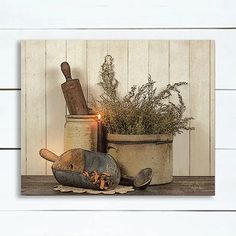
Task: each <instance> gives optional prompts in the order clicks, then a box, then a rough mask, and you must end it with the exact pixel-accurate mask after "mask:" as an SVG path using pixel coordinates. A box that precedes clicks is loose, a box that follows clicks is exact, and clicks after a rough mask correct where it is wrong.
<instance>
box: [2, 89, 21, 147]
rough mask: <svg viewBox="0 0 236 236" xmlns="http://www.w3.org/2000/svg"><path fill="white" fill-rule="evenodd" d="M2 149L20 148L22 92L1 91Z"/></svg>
mask: <svg viewBox="0 0 236 236" xmlns="http://www.w3.org/2000/svg"><path fill="white" fill-rule="evenodd" d="M0 110H1V113H0V137H1V138H0V148H19V147H20V91H12V90H10V91H7V90H4V91H3V90H1V89H0Z"/></svg>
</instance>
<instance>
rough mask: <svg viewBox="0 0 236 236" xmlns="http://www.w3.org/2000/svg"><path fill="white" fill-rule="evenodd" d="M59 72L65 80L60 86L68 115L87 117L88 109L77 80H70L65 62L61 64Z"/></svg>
mask: <svg viewBox="0 0 236 236" xmlns="http://www.w3.org/2000/svg"><path fill="white" fill-rule="evenodd" d="M61 70H62V73H63V74H64V76H65V78H66V82H65V83H63V84H62V85H61V88H62V91H63V94H64V97H65V100H66V104H67V106H68V109H69V113H70V114H71V115H88V114H89V111H88V107H87V104H86V101H85V98H84V93H83V90H82V87H81V84H80V82H79V80H78V79H72V78H71V70H70V65H69V64H68V63H67V62H63V63H61Z"/></svg>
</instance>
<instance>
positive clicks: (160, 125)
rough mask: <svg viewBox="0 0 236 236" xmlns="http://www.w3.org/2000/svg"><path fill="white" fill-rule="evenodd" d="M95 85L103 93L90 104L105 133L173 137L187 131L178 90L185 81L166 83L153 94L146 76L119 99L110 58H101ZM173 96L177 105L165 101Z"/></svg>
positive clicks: (153, 88)
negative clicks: (100, 116) (165, 135)
mask: <svg viewBox="0 0 236 236" xmlns="http://www.w3.org/2000/svg"><path fill="white" fill-rule="evenodd" d="M100 79H101V81H100V82H99V85H100V86H101V87H102V88H103V94H102V95H101V96H100V100H99V101H94V103H93V108H94V110H95V111H96V112H97V113H100V114H101V115H102V117H103V124H104V126H105V127H106V129H107V132H109V133H116V134H173V135H175V134H176V133H182V132H183V130H191V129H193V128H192V127H189V121H190V120H191V119H193V118H192V117H183V113H184V112H185V110H186V107H185V105H184V102H183V98H182V96H181V93H180V90H179V87H180V86H183V85H186V84H187V83H186V82H179V83H175V84H173V85H171V84H168V85H167V87H166V88H165V89H164V90H162V91H161V92H159V93H157V88H156V87H154V84H155V82H154V81H153V80H152V79H151V76H150V75H149V77H148V82H147V83H146V84H144V85H142V86H140V87H137V86H136V85H134V86H133V87H131V89H130V91H129V92H128V94H127V95H126V96H124V97H123V98H119V97H118V95H117V87H118V81H117V80H116V78H115V73H114V64H113V58H112V57H111V56H110V55H107V56H106V57H105V61H104V63H103V64H102V66H101V72H100ZM174 94H176V95H177V97H178V102H177V103H173V102H171V101H169V98H170V97H171V96H172V95H174Z"/></svg>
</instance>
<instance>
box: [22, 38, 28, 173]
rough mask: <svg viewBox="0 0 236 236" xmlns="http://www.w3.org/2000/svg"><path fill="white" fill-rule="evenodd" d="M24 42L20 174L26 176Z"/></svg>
mask: <svg viewBox="0 0 236 236" xmlns="http://www.w3.org/2000/svg"><path fill="white" fill-rule="evenodd" d="M25 44H26V42H25V41H21V174H22V175H26V174H27V173H26V170H27V167H26V164H27V163H26V145H27V143H26V141H25V138H26V137H27V136H26V122H25V120H26V109H25V102H26V91H25V86H26V83H25V79H26V78H25V76H26V73H25V59H26V55H25V50H26V49H25Z"/></svg>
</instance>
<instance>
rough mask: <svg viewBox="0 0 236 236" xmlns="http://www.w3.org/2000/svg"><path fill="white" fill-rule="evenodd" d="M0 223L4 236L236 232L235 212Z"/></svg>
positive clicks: (1, 216) (22, 218) (23, 217)
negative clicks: (98, 230) (99, 232)
mask: <svg viewBox="0 0 236 236" xmlns="http://www.w3.org/2000/svg"><path fill="white" fill-rule="evenodd" d="M88 219H89V220H88ZM104 219H106V220H105V221H104ZM147 219H148V220H147ZM0 220H1V222H3V224H2V225H1V232H2V234H3V235H5V236H12V235H16V234H17V233H19V232H20V235H21V236H31V235H35V236H42V235H44V236H48V235H50V236H77V235H83V236H95V235H97V234H98V232H97V229H100V227H101V225H102V231H103V234H104V235H114V236H120V235H127V236H135V235H152V234H153V232H155V231H158V234H160V235H164V236H167V235H182V236H188V235H189V232H191V236H199V235H203V234H207V235H214V236H222V235H227V236H234V235H235V230H236V225H235V214H234V213H233V212H218V213H215V212H214V213H213V212H1V213H0ZM12 222H14V227H12ZM26 222H27V224H26ZM170 222H171V227H170ZM216 222H217V227H216ZM91 225H92V226H93V227H91ZM36 229H37V230H36ZM193 229H194V230H193Z"/></svg>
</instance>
